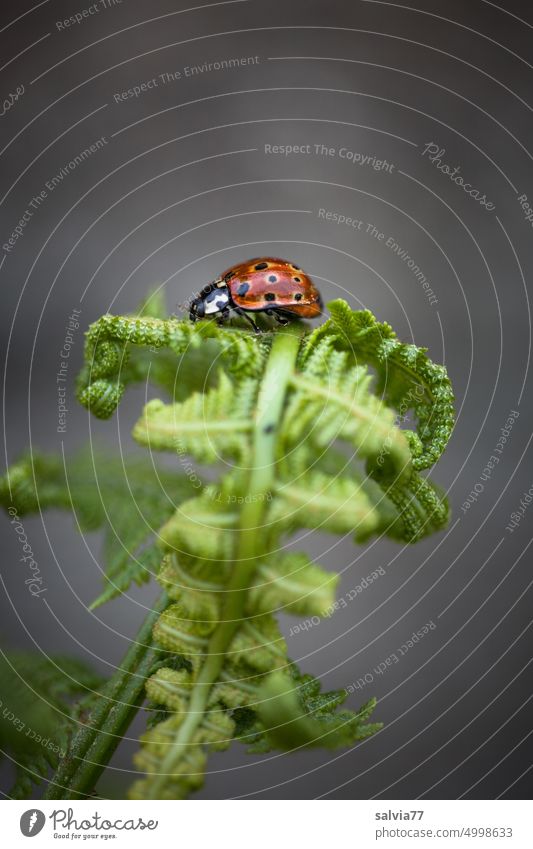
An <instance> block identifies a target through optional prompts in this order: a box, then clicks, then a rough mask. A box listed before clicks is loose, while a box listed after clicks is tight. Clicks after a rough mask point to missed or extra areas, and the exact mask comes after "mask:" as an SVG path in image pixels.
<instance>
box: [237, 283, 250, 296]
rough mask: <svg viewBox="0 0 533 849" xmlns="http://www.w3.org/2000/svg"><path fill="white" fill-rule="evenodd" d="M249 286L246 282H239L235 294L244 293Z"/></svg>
mask: <svg viewBox="0 0 533 849" xmlns="http://www.w3.org/2000/svg"><path fill="white" fill-rule="evenodd" d="M249 288H250V286H249V285H248V283H241V285H240V286H239V288H238V289H237V294H238V295H241V296H242V295H246V292H247V291H248V289H249Z"/></svg>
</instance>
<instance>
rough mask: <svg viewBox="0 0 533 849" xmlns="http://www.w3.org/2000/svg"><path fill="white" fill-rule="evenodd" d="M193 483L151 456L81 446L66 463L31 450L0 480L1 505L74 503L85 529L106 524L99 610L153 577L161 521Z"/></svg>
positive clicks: (30, 508) (26, 507) (25, 508)
mask: <svg viewBox="0 0 533 849" xmlns="http://www.w3.org/2000/svg"><path fill="white" fill-rule="evenodd" d="M191 489H192V487H191V484H190V482H189V481H188V479H187V478H185V477H184V476H183V475H180V474H179V473H176V472H168V471H166V470H157V469H155V468H154V466H153V464H152V462H151V461H150V459H149V458H144V457H135V456H133V457H127V458H126V457H123V458H117V457H112V456H110V455H109V454H106V453H103V452H101V453H100V452H93V453H90V452H89V451H84V452H82V453H80V454H79V455H78V456H76V457H73V458H69V460H68V462H67V463H66V464H64V463H63V461H62V460H60V459H59V458H56V457H51V456H47V455H42V454H39V453H33V454H32V455H31V456H28V457H24V458H22V459H21V460H19V461H18V462H17V463H15V464H14V465H12V466H11V467H10V468H9V471H8V473H7V475H6V476H5V477H4V478H3V479H2V480H1V481H0V504H2V505H3V506H4V507H6V508H8V507H10V506H11V507H12V508H14V509H15V510H16V511H17V513H18V515H19V516H24V515H28V514H31V513H35V512H37V511H39V510H45V509H51V508H60V509H71V510H72V511H73V512H74V514H75V516H76V518H77V520H78V522H79V525H80V528H81V530H83V531H93V530H97V529H103V530H104V532H105V536H104V552H105V562H106V573H105V576H106V586H105V589H104V592H103V593H102V595H101V596H99V597H98V598H97V599H96V600H95V601H94V602H93V604H92V607H93V608H94V607H97V606H98V605H100V604H103V603H104V602H105V601H109V600H110V599H112V598H114V597H115V596H117V595H120V593H122V592H125V591H126V590H127V589H128V587H129V586H130V585H131V583H132V582H133V583H137V584H142V583H145V582H146V581H148V580H149V579H150V578H151V577H155V575H156V574H157V572H158V569H159V564H160V562H161V553H160V551H159V549H158V547H157V545H156V542H157V531H158V528H159V525H160V524H161V522H162V521H164V520H165V518H167V517H170V516H171V515H172V514H173V513H174V510H175V508H176V505H177V504H179V503H180V501H181V500H182V499H183V498H185V497H186V496H187V495H188V494H189V493H190V492H191Z"/></svg>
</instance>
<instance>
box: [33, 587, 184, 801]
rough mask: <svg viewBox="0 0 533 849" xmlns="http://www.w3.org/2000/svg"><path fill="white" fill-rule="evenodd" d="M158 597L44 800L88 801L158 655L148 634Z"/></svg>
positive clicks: (162, 604) (163, 602)
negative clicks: (84, 799) (82, 799)
mask: <svg viewBox="0 0 533 849" xmlns="http://www.w3.org/2000/svg"><path fill="white" fill-rule="evenodd" d="M168 603H169V599H168V596H167V595H166V593H162V594H161V596H160V597H159V599H158V600H157V602H156V604H155V606H154V608H153V610H152V611H151V612H150V613H149V615H148V616H147V617H146V619H145V620H144V622H143V624H142V625H141V628H140V630H139V631H138V633H137V635H136V637H135V638H134V640H133V642H132V645H131V648H130V649H129V651H128V652H127V654H126V655H125V657H124V660H123V661H122V663H121V665H120V666H119V668H118V669H117V671H116V672H115V674H114V675H113V676H112V677H111V678H110V679H109V681H107V683H106V685H105V687H104V688H103V690H102V693H101V694H100V695H99V697H98V699H97V702H96V704H95V706H94V707H93V708H92V710H91V714H90V717H89V721H88V724H87V725H84V726H82V727H81V728H80V729H79V731H78V732H77V733H76V735H75V737H74V739H73V741H72V744H71V746H70V747H69V752H68V754H67V756H66V757H65V758H64V759H63V760H62V761H61V763H60V765H59V768H58V770H57V772H56V773H55V775H54V777H53V778H52V780H51V781H50V784H49V786H48V790H47V791H46V793H45V796H44V798H45V799H80V798H86V797H88V796H91V795H92V793H93V792H94V787H95V784H96V782H97V780H98V778H99V777H100V775H101V773H102V772H103V770H104V769H105V767H106V766H107V764H108V763H109V761H110V759H111V757H112V755H113V753H114V751H115V749H116V748H117V746H118V744H119V743H120V741H121V739H122V736H123V734H124V733H125V731H126V729H127V728H128V726H129V725H130V723H131V722H132V720H133V718H134V716H135V714H136V713H137V711H138V709H139V706H140V704H141V703H142V701H143V699H144V684H145V681H146V679H147V678H148V677H149V675H150V673H151V671H152V668H153V665H154V663H155V661H156V660H158V659H159V658H160V656H161V654H162V650H161V649H158V648H157V647H155V646H153V645H152V643H151V638H152V628H153V626H154V624H155V622H156V621H157V619H158V618H159V616H160V615H161V613H162V612H163V611H164V610H165V608H166V607H167V606H168Z"/></svg>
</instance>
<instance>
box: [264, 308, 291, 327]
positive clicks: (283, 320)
mask: <svg viewBox="0 0 533 849" xmlns="http://www.w3.org/2000/svg"><path fill="white" fill-rule="evenodd" d="M268 312H269V314H270V315H273V316H274V318H275V319H276V321H277V323H278V324H281V326H282V327H286V326H287V324H288V323H289V320H288V318H282V316H281V315H279V313H277V312H276V310H269V311H268Z"/></svg>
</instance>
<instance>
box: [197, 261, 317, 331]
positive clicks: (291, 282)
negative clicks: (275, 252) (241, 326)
mask: <svg viewBox="0 0 533 849" xmlns="http://www.w3.org/2000/svg"><path fill="white" fill-rule="evenodd" d="M322 309H323V303H322V298H321V296H320V292H319V291H318V289H317V288H316V286H315V284H314V283H313V281H312V280H311V278H310V277H308V276H307V274H306V273H305V271H302V269H301V268H300V267H299V266H298V265H295V264H294V263H292V262H287V260H285V259H275V258H274V257H258V258H256V259H249V260H248V261H247V262H241V263H239V264H238V265H234V266H232V267H231V268H229V269H228V270H227V271H225V272H224V274H222V275H221V276H220V277H217V278H216V280H213V282H212V283H209V284H208V285H207V286H204V288H203V289H202V291H201V292H200V294H199V296H198V297H197V298H193V300H192V301H191V302H190V304H189V317H190V319H191V321H196V320H197V319H199V318H207V317H209V316H216V317H217V318H218V320H219V321H225V320H227V319H228V318H229V317H230V316H231V313H232V312H233V313H236V314H237V315H240V316H243V317H244V318H246V319H247V321H249V322H250V324H251V325H252V327H253V329H254V330H255V332H256V333H260V332H261V331H260V329H259V327H258V326H257V324H256V323H255V321H254V320H253V318H252V317H251V315H250V313H265V314H266V315H268V316H273V317H274V318H275V319H276V321H277V322H278V324H287V323H288V320H289V319H291V318H317V317H318V316H319V315H320V314H321V312H322Z"/></svg>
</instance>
